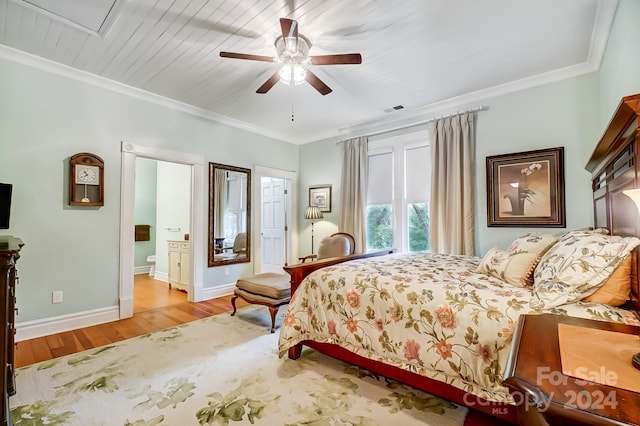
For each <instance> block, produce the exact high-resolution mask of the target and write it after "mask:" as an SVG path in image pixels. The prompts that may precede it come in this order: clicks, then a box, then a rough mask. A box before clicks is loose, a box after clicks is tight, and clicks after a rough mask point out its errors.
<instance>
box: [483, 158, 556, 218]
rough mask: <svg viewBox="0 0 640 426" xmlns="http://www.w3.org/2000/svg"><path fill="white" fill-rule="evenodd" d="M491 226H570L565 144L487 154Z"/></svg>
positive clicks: (488, 214)
mask: <svg viewBox="0 0 640 426" xmlns="http://www.w3.org/2000/svg"><path fill="white" fill-rule="evenodd" d="M487 226H519V227H557V228H563V227H565V226H566V214H565V206H564V148H563V147H557V148H548V149H540V150H536V151H527V152H518V153H513V154H505V155H493V156H489V157H487Z"/></svg>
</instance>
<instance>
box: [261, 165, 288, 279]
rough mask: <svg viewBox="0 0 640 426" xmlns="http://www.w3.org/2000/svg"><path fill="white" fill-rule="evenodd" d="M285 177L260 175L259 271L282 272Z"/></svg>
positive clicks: (284, 234) (284, 236)
mask: <svg viewBox="0 0 640 426" xmlns="http://www.w3.org/2000/svg"><path fill="white" fill-rule="evenodd" d="M286 193H287V181H286V179H280V178H273V177H264V176H263V177H262V178H261V181H260V194H261V197H260V207H261V209H260V210H261V215H260V230H261V234H260V243H261V244H260V247H261V252H260V255H261V256H260V259H261V266H260V271H261V272H278V273H280V272H282V266H283V265H284V264H285V250H286V247H285V242H286V232H285V231H286V228H285V227H286V222H285V219H286V216H285V212H286Z"/></svg>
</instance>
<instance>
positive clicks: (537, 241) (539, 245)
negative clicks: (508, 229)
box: [507, 232, 558, 256]
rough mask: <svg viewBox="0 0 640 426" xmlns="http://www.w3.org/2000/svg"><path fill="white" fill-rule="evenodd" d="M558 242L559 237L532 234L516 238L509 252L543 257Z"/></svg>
mask: <svg viewBox="0 0 640 426" xmlns="http://www.w3.org/2000/svg"><path fill="white" fill-rule="evenodd" d="M556 241H558V237H556V236H555V235H552V234H538V233H536V232H530V233H528V234H526V235H524V236H522V237H520V238H516V239H515V240H514V241H513V242H512V243H511V245H510V246H509V248H508V249H507V251H508V252H514V253H522V252H527V253H535V254H537V255H538V256H542V255H543V254H544V253H545V252H546V251H547V250H549V248H550V247H551V246H552V245H554V244H555V243H556Z"/></svg>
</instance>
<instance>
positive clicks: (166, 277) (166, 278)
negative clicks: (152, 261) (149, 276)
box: [153, 271, 169, 283]
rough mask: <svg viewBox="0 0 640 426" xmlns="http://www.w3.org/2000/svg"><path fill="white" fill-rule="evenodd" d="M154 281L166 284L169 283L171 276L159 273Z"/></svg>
mask: <svg viewBox="0 0 640 426" xmlns="http://www.w3.org/2000/svg"><path fill="white" fill-rule="evenodd" d="M153 279H154V280H158V281H164V282H165V283H168V282H169V274H168V273H167V272H158V271H156V273H155V274H154V275H153Z"/></svg>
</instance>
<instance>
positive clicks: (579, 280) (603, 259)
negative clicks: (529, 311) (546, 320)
mask: <svg viewBox="0 0 640 426" xmlns="http://www.w3.org/2000/svg"><path fill="white" fill-rule="evenodd" d="M639 244H640V240H639V239H638V238H636V237H620V236H611V235H605V234H601V233H597V232H584V233H580V232H578V233H568V234H565V235H563V236H562V238H560V240H559V241H558V242H557V243H556V244H555V245H554V246H553V247H551V248H550V249H549V250H548V251H547V252H546V253H545V254H544V255H543V256H542V258H541V259H540V262H539V263H538V266H537V267H536V270H535V272H534V274H533V280H534V284H533V295H532V297H531V300H530V302H529V304H530V306H531V307H532V308H533V309H549V308H553V307H556V306H560V305H564V304H565V303H572V302H575V301H578V300H580V299H583V298H584V297H586V296H590V295H591V294H593V293H595V292H596V290H598V288H599V287H600V286H601V285H602V284H603V283H604V282H605V281H606V280H607V279H608V278H609V276H611V274H612V273H613V271H614V270H615V269H616V268H617V267H618V266H620V264H621V263H622V262H623V261H624V260H625V258H626V257H627V256H628V255H629V253H630V252H631V250H633V249H634V248H635V247H637V246H638V245H639Z"/></svg>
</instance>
